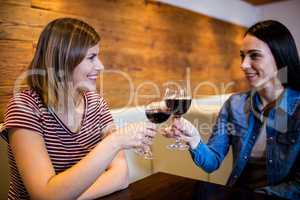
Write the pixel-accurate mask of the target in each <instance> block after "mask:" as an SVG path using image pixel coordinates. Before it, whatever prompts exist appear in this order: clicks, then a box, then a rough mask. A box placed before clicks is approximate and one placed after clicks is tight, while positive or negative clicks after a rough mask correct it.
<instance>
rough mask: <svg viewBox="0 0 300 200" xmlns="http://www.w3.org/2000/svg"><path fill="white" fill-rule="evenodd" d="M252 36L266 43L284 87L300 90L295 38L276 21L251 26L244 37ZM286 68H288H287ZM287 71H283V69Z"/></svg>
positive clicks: (299, 69)
mask: <svg viewBox="0 0 300 200" xmlns="http://www.w3.org/2000/svg"><path fill="white" fill-rule="evenodd" d="M247 34H250V35H252V36H254V37H256V38H258V39H260V40H262V41H263V42H265V43H266V44H267V45H268V46H269V48H270V50H271V52H272V54H273V56H274V59H275V62H276V65H277V69H278V71H280V72H281V73H279V79H280V80H281V83H282V85H283V86H284V87H291V88H293V89H296V90H300V79H299V77H300V65H299V55H298V51H297V47H296V44H295V41H294V38H293V36H292V34H291V33H290V31H289V30H288V29H287V27H285V26H284V25H283V24H282V23H280V22H278V21H275V20H266V21H261V22H258V23H256V24H254V25H253V26H251V27H250V28H249V29H248V30H247V31H246V33H245V35H244V36H246V35H247ZM285 67H286V68H285ZM284 68H285V69H286V70H281V69H284Z"/></svg>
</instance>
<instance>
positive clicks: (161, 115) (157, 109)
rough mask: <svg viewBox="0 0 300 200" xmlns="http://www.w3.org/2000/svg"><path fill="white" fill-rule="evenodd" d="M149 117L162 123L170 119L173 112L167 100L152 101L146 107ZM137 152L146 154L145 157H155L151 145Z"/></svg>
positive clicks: (156, 122)
mask: <svg viewBox="0 0 300 200" xmlns="http://www.w3.org/2000/svg"><path fill="white" fill-rule="evenodd" d="M145 114H146V117H147V119H148V120H149V121H150V122H152V123H155V124H161V123H163V122H165V121H167V120H168V118H169V117H170V115H171V113H170V111H169V110H168V108H167V107H166V106H165V102H152V103H150V104H148V105H147V106H146V107H145ZM136 153H138V154H139V155H142V156H144V158H145V159H153V154H152V151H151V148H150V146H145V147H144V148H138V149H136Z"/></svg>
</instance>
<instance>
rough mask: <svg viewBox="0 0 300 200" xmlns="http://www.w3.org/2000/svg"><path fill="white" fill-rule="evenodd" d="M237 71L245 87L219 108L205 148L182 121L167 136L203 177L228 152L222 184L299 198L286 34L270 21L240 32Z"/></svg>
mask: <svg viewBox="0 0 300 200" xmlns="http://www.w3.org/2000/svg"><path fill="white" fill-rule="evenodd" d="M240 56H241V69H242V71H243V72H244V74H245V77H246V79H247V81H248V83H249V85H250V87H251V90H250V91H248V92H243V93H238V94H234V95H232V96H231V97H230V98H229V99H228V100H227V101H226V102H225V104H224V105H223V107H222V109H221V111H220V113H219V116H218V119H217V122H216V124H215V126H214V128H213V132H212V136H211V137H210V139H209V141H208V143H207V144H205V143H204V142H203V141H202V139H201V137H200V135H199V133H198V130H197V129H196V128H195V127H193V125H192V124H191V123H189V122H188V121H186V120H184V119H181V120H175V122H174V125H173V128H172V129H171V130H169V131H167V134H168V135H169V136H171V137H177V136H179V137H181V139H183V140H185V141H186V142H187V143H188V144H189V145H190V153H191V156H192V158H193V160H194V162H195V163H196V164H197V165H198V166H199V167H201V168H203V169H204V170H205V171H207V172H213V171H214V170H216V169H218V168H219V167H220V165H221V163H222V161H223V159H224V157H225V156H226V154H227V153H228V150H229V147H230V146H231V147H232V152H233V169H232V173H231V175H230V177H229V179H228V182H227V185H229V186H236V187H243V188H247V189H250V190H254V191H259V192H264V193H267V194H270V195H276V196H280V197H285V198H288V199H293V200H295V199H300V154H299V153H300V89H299V88H300V79H299V77H300V68H299V67H300V66H299V56H298V53H297V49H296V45H295V42H294V39H293V37H292V35H291V33H290V32H289V30H288V29H287V28H286V27H285V26H284V25H283V24H281V23H279V22H277V21H273V20H268V21H262V22H258V23H257V24H255V25H253V26H252V27H250V28H249V29H248V30H247V32H246V33H245V36H244V40H243V45H242V48H241V51H240Z"/></svg>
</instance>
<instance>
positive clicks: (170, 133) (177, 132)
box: [164, 117, 202, 149]
mask: <svg viewBox="0 0 300 200" xmlns="http://www.w3.org/2000/svg"><path fill="white" fill-rule="evenodd" d="M164 136H166V137H169V138H179V139H181V140H183V141H185V142H187V143H188V145H189V146H190V147H191V148H192V149H195V148H196V147H197V146H198V144H199V142H200V141H201V140H202V139H201V136H200V134H199V132H198V130H197V129H196V127H194V126H193V124H192V123H191V122H189V121H188V120H186V119H184V118H183V117H181V118H173V123H172V125H171V126H170V127H168V128H166V129H165V130H164Z"/></svg>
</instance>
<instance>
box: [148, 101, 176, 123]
mask: <svg viewBox="0 0 300 200" xmlns="http://www.w3.org/2000/svg"><path fill="white" fill-rule="evenodd" d="M145 113H146V117H147V118H148V120H149V121H150V122H152V123H155V124H161V123H163V122H165V121H167V120H168V119H169V117H170V116H171V112H170V110H169V109H168V107H167V106H165V104H164V102H154V103H151V104H149V105H147V106H146V109H145Z"/></svg>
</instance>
